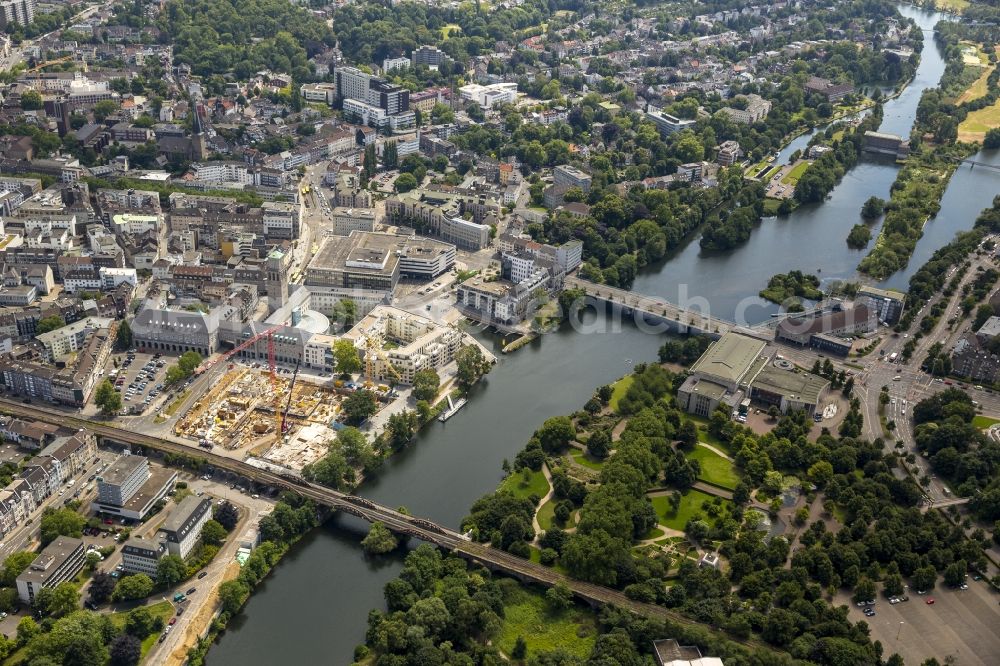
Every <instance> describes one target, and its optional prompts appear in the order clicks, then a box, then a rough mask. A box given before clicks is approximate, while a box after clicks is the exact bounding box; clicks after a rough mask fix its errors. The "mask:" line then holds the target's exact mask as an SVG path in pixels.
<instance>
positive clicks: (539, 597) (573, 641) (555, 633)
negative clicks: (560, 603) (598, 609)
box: [496, 579, 597, 660]
mask: <svg viewBox="0 0 1000 666" xmlns="http://www.w3.org/2000/svg"><path fill="white" fill-rule="evenodd" d="M500 584H501V586H502V588H503V606H504V613H503V615H504V617H503V624H502V625H501V627H500V635H499V636H498V637H497V639H496V641H497V647H499V648H500V649H501V650H502V651H503V653H504V654H508V655H509V654H510V653H511V652H512V651H513V649H514V643H516V642H517V637H518V636H523V637H524V640H525V641H526V642H527V644H528V656H529V657H531V656H532V655H535V654H538V653H539V652H551V651H554V650H563V651H565V652H567V653H569V654H571V655H572V656H574V657H576V658H577V659H581V660H582V659H586V658H587V657H589V656H590V652H591V650H593V648H594V641H595V640H596V636H597V622H596V618H595V617H594V614H593V613H592V612H591V611H589V610H586V609H583V608H578V607H576V606H573V607H571V608H569V609H567V610H565V611H562V612H560V613H552V612H550V611H549V609H548V605H547V604H546V603H545V596H544V594H543V593H542V592H540V591H536V590H534V589H529V588H523V587H521V586H520V585H519V584H518V583H517V582H516V581H514V580H512V579H505V580H503V581H501V583H500Z"/></svg>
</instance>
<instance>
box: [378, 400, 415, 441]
mask: <svg viewBox="0 0 1000 666" xmlns="http://www.w3.org/2000/svg"><path fill="white" fill-rule="evenodd" d="M417 425H418V423H417V419H416V414H414V413H413V412H411V411H409V410H405V409H404V410H403V411H402V412H399V413H398V414H392V415H391V416H390V417H389V420H388V422H387V423H386V427H385V432H386V434H387V435H389V443H390V445H391V446H392V447H393V448H394V449H400V448H402V447H404V446H406V445H407V444H409V442H410V440H412V439H413V433H414V432H415V431H416V427H417Z"/></svg>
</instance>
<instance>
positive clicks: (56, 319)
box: [35, 315, 66, 335]
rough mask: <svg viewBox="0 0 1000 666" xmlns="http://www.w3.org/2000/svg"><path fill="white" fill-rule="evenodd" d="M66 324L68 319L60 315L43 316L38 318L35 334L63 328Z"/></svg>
mask: <svg viewBox="0 0 1000 666" xmlns="http://www.w3.org/2000/svg"><path fill="white" fill-rule="evenodd" d="M65 325H66V320H65V319H63V318H62V317H60V316H59V315H49V316H48V317H42V318H41V319H39V320H38V324H37V325H36V326H35V335H41V334H42V333H48V332H49V331H54V330H56V329H57V328H62V327H63V326H65Z"/></svg>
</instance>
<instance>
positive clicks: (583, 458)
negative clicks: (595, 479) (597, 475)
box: [569, 449, 604, 471]
mask: <svg viewBox="0 0 1000 666" xmlns="http://www.w3.org/2000/svg"><path fill="white" fill-rule="evenodd" d="M569 454H570V455H571V456H572V457H573V462H575V463H576V464H577V465H581V466H582V467H589V468H590V469H593V470H598V471H599V470H601V468H603V467H604V461H603V460H598V459H597V458H594V457H592V456H591V455H590V454H589V453H587V452H586V451H581V450H580V449H571V450H570V453H569Z"/></svg>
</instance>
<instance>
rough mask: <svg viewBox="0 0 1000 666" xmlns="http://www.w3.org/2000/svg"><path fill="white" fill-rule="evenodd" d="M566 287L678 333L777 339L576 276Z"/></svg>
mask: <svg viewBox="0 0 1000 666" xmlns="http://www.w3.org/2000/svg"><path fill="white" fill-rule="evenodd" d="M564 286H565V287H566V289H580V290H582V291H583V292H584V293H585V294H586V295H587V297H588V298H590V299H592V300H594V301H598V302H603V303H608V304H610V305H611V306H612V307H618V308H622V309H623V310H624V311H626V312H627V313H631V314H634V315H635V316H636V317H637V318H638V317H641V320H642V321H644V322H645V323H647V324H652V325H665V326H667V327H668V328H669V329H670V330H671V331H673V332H675V333H681V334H692V335H696V334H703V335H707V336H710V337H713V338H718V337H721V336H722V334H723V333H728V332H729V331H736V332H739V333H743V334H745V335H750V336H753V337H756V338H760V339H762V340H766V341H770V340H772V339H773V338H774V334H773V332H772V331H770V330H768V329H767V327H749V326H740V325H739V324H736V323H734V322H731V321H728V320H726V319H720V318H718V317H714V316H712V315H706V314H704V313H702V312H699V311H697V310H690V309H686V308H682V307H679V306H677V305H674V304H673V303H671V302H670V301H667V300H666V299H663V298H658V297H655V296H645V295H643V294H639V293H636V292H634V291H627V290H625V289H619V288H617V287H609V286H608V285H605V284H597V283H595V282H590V281H589V280H583V279H581V278H578V277H576V276H568V277H567V278H566V281H565V283H564ZM637 323H638V319H637Z"/></svg>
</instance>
